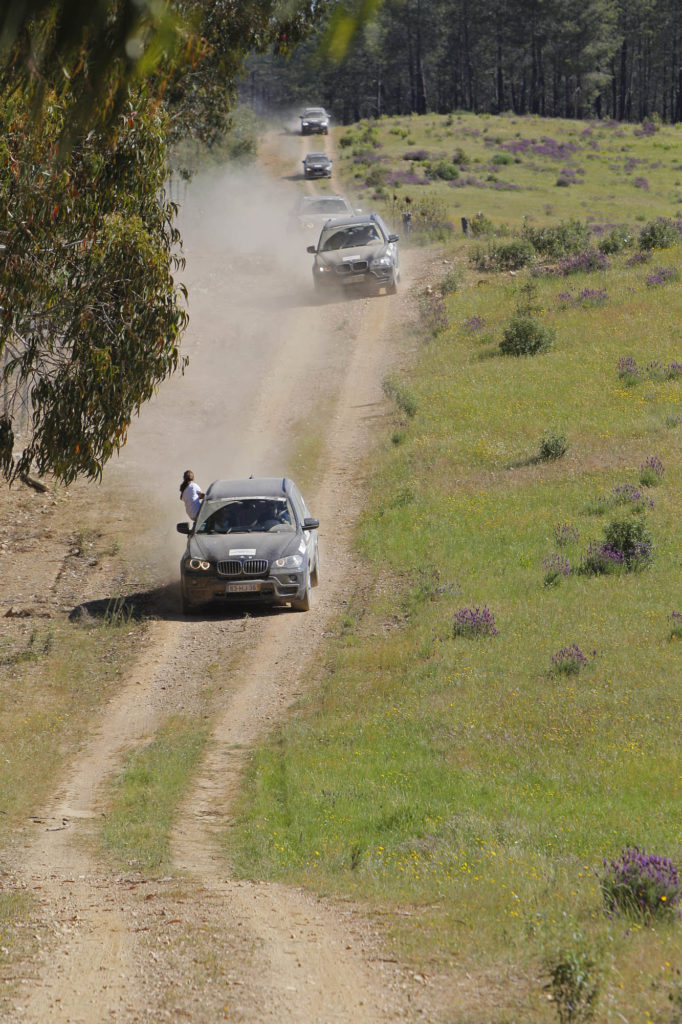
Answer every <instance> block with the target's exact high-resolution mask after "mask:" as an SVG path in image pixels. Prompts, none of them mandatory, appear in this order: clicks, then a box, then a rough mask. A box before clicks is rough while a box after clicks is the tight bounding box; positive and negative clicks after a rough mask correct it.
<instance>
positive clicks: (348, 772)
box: [226, 115, 682, 1024]
mask: <svg viewBox="0 0 682 1024" xmlns="http://www.w3.org/2000/svg"><path fill="white" fill-rule="evenodd" d="M403 129H405V130H406V131H407V138H405V137H404V135H403ZM681 130H682V129H680V128H677V127H669V128H660V130H658V128H657V129H656V130H655V131H652V132H648V131H647V132H644V131H642V130H640V129H639V128H638V126H632V125H630V126H625V125H615V124H606V123H602V122H589V123H577V122H571V121H564V122H561V121H551V122H550V121H542V120H540V119H538V118H512V117H502V118H491V117H476V116H474V115H461V116H459V115H455V116H453V117H449V118H447V117H436V116H433V115H430V116H425V117H423V118H418V117H410V118H398V119H393V120H382V121H379V122H375V123H373V124H371V125H367V124H364V123H361V124H358V125H355V126H353V127H352V128H350V129H339V130H337V135H338V141H339V143H341V147H340V156H339V160H338V161H337V165H338V166H339V167H340V168H341V174H342V175H343V177H344V179H345V181H346V187H347V189H348V191H349V193H351V194H353V195H354V198H361V199H362V203H361V205H363V206H365V207H366V206H368V205H370V204H372V205H375V206H376V207H377V208H378V209H380V210H381V211H382V213H384V212H385V213H387V214H388V215H389V216H392V217H393V220H394V223H395V222H397V223H399V218H400V214H401V212H402V210H404V209H406V208H409V209H411V211H412V214H413V228H414V230H413V233H412V236H411V238H410V240H409V242H408V244H431V243H433V242H434V240H435V242H436V244H437V246H438V253H439V258H440V257H441V256H442V258H443V259H445V260H447V265H444V269H443V276H444V278H445V277H446V275H447V279H448V284H447V286H445V287H443V288H442V289H440V290H439V288H438V286H437V284H436V285H435V287H433V288H432V289H431V290H430V291H429V292H428V293H427V294H426V295H424V296H422V311H423V315H422V320H421V323H420V326H419V328H418V330H417V331H416V337H414V338H412V337H410V338H408V339H406V340H407V341H408V342H410V343H411V344H412V346H413V347H414V342H415V341H416V342H417V348H416V356H415V359H414V363H413V365H412V367H411V368H410V370H409V372H408V373H402V374H401V373H398V372H394V373H392V374H390V375H389V376H388V377H387V380H386V383H385V393H386V396H387V401H388V402H389V403H390V407H392V409H393V418H392V419H393V421H392V423H391V424H390V425H389V426H388V427H387V430H386V434H385V436H384V438H383V442H380V450H379V452H378V453H376V454H375V457H374V458H373V461H372V472H371V474H369V473H368V488H369V501H368V507H367V510H366V513H365V516H364V518H363V521H362V523H361V525H360V528H359V530H358V537H357V544H358V552H359V555H360V557H361V559H362V562H363V564H364V565H365V566H366V569H367V572H366V585H365V587H364V588H363V589H362V590H361V592H360V593H358V594H356V595H355V596H354V598H353V600H352V602H351V603H350V604H349V606H348V607H347V609H346V610H345V611H344V613H343V614H342V615H341V616H340V617H339V620H338V623H337V628H336V636H335V639H334V640H333V641H332V642H331V644H330V650H329V654H328V657H327V658H326V661H325V663H324V665H323V666H322V668H321V670H320V678H319V680H318V684H317V685H316V686H315V688H314V690H313V692H311V694H310V695H309V696H308V697H307V698H306V699H305V700H304V701H303V702H302V704H301V706H300V708H299V709H298V710H297V714H296V715H295V717H294V718H292V720H291V721H290V723H288V724H287V725H286V726H284V727H283V728H282V729H281V730H279V731H278V732H277V734H276V735H275V736H274V737H273V738H272V740H271V741H269V742H267V743H266V744H264V745H263V746H262V747H261V748H259V749H258V750H257V751H256V752H255V753H254V755H253V757H252V760H251V764H250V770H249V773H248V778H247V781H246V785H245V788H244V793H243V797H242V801H241V806H240V808H239V814H238V826H237V828H236V829H232V830H231V832H230V837H229V841H230V844H231V847H230V848H231V856H232V857H234V858H235V859H236V861H237V864H238V866H239V869H240V870H241V871H242V872H243V873H244V874H245V875H249V876H254V877H261V876H267V877H272V878H279V879H283V880H286V881H288V882H292V883H295V884H303V885H307V886H309V887H311V888H313V889H315V890H316V891H320V892H324V893H340V894H346V895H351V896H353V897H355V898H357V899H360V900H366V901H368V902H369V903H370V905H371V906H372V907H374V909H375V911H376V913H377V916H378V917H380V919H381V920H382V921H383V922H384V923H385V928H386V933H387V935H388V937H389V939H390V940H391V941H392V942H394V943H395V948H396V951H397V955H398V956H399V957H408V958H410V959H412V960H413V962H415V963H417V964H419V965H421V968H422V969H423V970H424V971H425V972H426V973H435V972H437V971H439V970H440V969H452V970H453V971H454V977H455V979H456V982H455V987H454V988H453V991H454V992H457V993H458V995H459V998H458V1000H454V997H453V1018H452V1019H453V1021H454V1020H457V1022H458V1024H480V1022H481V1021H483V1020H485V1021H486V1022H490V1024H502V1022H504V1021H510V1020H517V1019H519V1020H520V1019H523V1020H524V1021H525V1022H534V1021H537V1022H541V1021H550V1020H552V1019H554V1020H556V1019H559V1020H560V1021H579V1020H580V1021H582V1020H588V1019H591V1018H592V1019H596V1020H614V1021H615V1020H621V1019H626V1020H628V1021H657V1022H659V1021H660V1022H665V1024H668V1022H670V1024H672V1022H673V1021H674V1020H677V1019H678V1017H677V1016H676V1015H679V1007H680V1003H681V1001H682V994H681V992H682V990H681V988H680V978H679V973H677V972H678V968H679V958H680V950H681V949H682V938H681V937H682V922H681V921H680V911H681V910H682V903H681V899H682V882H681V881H680V876H679V874H678V872H679V871H680V870H681V869H682V842H681V837H680V831H679V720H680V716H679V708H680V705H679V680H680V678H681V676H682V648H681V647H680V635H681V634H682V627H681V626H680V623H681V622H682V593H681V592H680V587H679V578H680V555H679V547H680V545H679V537H678V530H679V522H680V520H681V514H682V498H681V497H680V495H681V494H682V488H681V484H682V337H681V331H680V326H679V325H680V323H681V322H682V297H681V296H680V292H679V286H678V285H677V284H676V282H677V281H678V279H679V274H680V271H681V270H682V234H681V230H680V229H681V228H682V220H681V218H682V165H680V164H679V157H678V153H679V139H680V131H681ZM344 138H345V139H346V140H347V139H348V138H350V140H351V141H350V143H346V144H345V145H344V143H343V140H344ZM361 140H365V141H364V142H362V141H361ZM368 140H371V141H368ZM408 146H409V151H410V152H411V153H412V155H411V156H410V155H408V154H407V149H408ZM358 149H359V150H360V151H359V152H354V150H358ZM420 151H421V152H423V153H424V154H425V155H424V156H423V157H422V156H416V155H414V154H415V153H417V152H420ZM462 151H463V152H464V153H465V154H466V156H465V157H463V158H459V163H458V165H457V166H458V167H459V176H458V177H457V178H453V179H452V180H450V181H448V180H446V179H445V178H444V177H441V176H438V175H433V174H430V173H428V171H427V170H426V167H427V165H428V166H430V167H432V166H433V165H434V161H435V162H436V164H438V162H439V161H441V160H445V159H447V158H448V156H449V157H450V159H452V155H453V153H455V152H458V153H459V152H462ZM496 154H508V155H509V156H510V157H511V159H510V160H506V159H505V160H497V161H494V160H493V157H494V156H495V155H496ZM376 168H379V169H380V170H381V174H379V173H377V171H376ZM569 171H570V172H571V173H570V174H569V173H568V172H569ZM644 181H646V187H645V186H644V184H643V182H644ZM567 182H568V183H567ZM354 190H355V191H354ZM408 199H409V202H408ZM462 216H465V217H466V218H467V221H468V229H469V234H468V235H464V234H463V232H462V230H461V224H460V217H462ZM505 247H506V248H505ZM453 267H454V268H456V269H455V270H454V272H453ZM452 282H455V287H454V288H453V287H451V286H450V284H451V283H452ZM406 287H409V284H408V283H407V282H406ZM505 339H506V344H505ZM226 841H227V840H226ZM467 993H468V995H469V996H470V998H465V996H466V994H467ZM474 997H475V998H474ZM467 1007H469V1008H467Z"/></svg>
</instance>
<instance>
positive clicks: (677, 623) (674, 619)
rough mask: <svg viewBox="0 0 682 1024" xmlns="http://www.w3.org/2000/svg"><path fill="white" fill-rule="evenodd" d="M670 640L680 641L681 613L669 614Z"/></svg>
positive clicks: (681, 628)
mask: <svg viewBox="0 0 682 1024" xmlns="http://www.w3.org/2000/svg"><path fill="white" fill-rule="evenodd" d="M670 639H671V640H682V612H671V613H670Z"/></svg>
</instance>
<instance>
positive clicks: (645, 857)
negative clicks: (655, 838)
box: [599, 846, 682, 924]
mask: <svg viewBox="0 0 682 1024" xmlns="http://www.w3.org/2000/svg"><path fill="white" fill-rule="evenodd" d="M602 866H603V873H602V874H601V876H600V877H599V883H600V886H601V891H602V896H603V898H604V903H605V905H606V909H607V911H608V913H610V914H620V913H623V914H627V915H629V916H631V917H634V918H637V919H638V920H641V921H644V922H645V923H647V924H648V923H650V922H651V921H652V920H653V919H654V918H656V917H669V916H670V915H672V914H675V913H676V912H677V909H678V907H679V904H680V898H681V897H682V885H681V884H680V879H679V876H678V873H677V868H676V867H675V865H674V864H673V862H672V861H671V860H668V858H667V857H660V856H657V855H656V854H653V853H647V852H646V850H645V849H644V848H643V847H642V848H641V849H640V848H639V847H638V846H624V847H623V849H622V850H621V854H620V857H618V858H617V859H616V860H606V859H605V860H604V861H603V865H602Z"/></svg>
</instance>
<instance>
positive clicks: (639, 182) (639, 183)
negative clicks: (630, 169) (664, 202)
mask: <svg viewBox="0 0 682 1024" xmlns="http://www.w3.org/2000/svg"><path fill="white" fill-rule="evenodd" d="M634 185H635V188H641V189H642V190H643V191H644V192H648V191H649V182H648V181H647V180H646V178H635V181H634Z"/></svg>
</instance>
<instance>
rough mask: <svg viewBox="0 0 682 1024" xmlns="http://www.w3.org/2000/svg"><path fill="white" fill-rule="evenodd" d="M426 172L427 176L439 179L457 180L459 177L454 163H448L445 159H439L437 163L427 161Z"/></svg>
mask: <svg viewBox="0 0 682 1024" xmlns="http://www.w3.org/2000/svg"><path fill="white" fill-rule="evenodd" d="M426 173H427V174H428V176H429V178H437V179H440V180H441V181H457V179H458V178H459V170H458V168H457V167H455V165H454V164H451V163H448V161H447V160H439V161H438V163H431V162H430V161H429V162H428V163H427V165H426Z"/></svg>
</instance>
